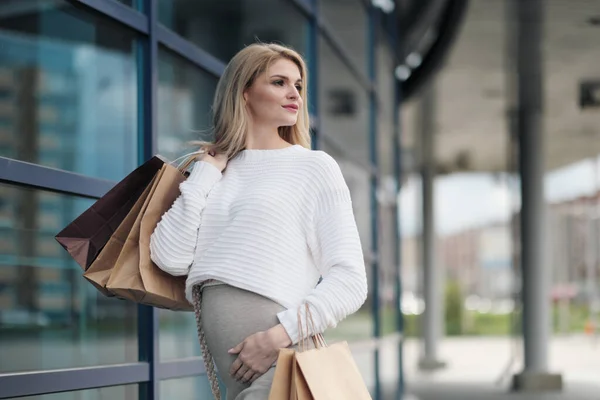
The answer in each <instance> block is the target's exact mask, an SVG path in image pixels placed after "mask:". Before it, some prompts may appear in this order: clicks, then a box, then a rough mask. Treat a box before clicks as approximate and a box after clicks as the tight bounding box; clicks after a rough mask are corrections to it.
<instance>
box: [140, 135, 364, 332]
mask: <svg viewBox="0 0 600 400" xmlns="http://www.w3.org/2000/svg"><path fill="white" fill-rule="evenodd" d="M180 190H181V195H180V196H179V198H178V199H177V200H176V201H175V203H174V204H173V206H172V208H171V209H170V210H169V211H168V212H167V213H165V215H164V216H163V217H162V219H161V221H160V222H159V224H158V225H157V227H156V230H155V231H154V233H153V234H152V237H151V240H150V251H151V257H152V260H153V261H154V262H155V263H156V265H158V267H159V268H161V269H162V270H163V271H165V272H167V273H169V274H171V275H188V278H187V283H186V297H187V298H188V300H189V301H190V302H191V301H192V296H191V293H192V287H193V286H194V285H195V284H197V283H200V282H202V281H205V280H207V279H216V280H219V281H222V282H224V283H226V284H228V285H231V286H235V287H238V288H241V289H245V290H248V291H251V292H254V293H257V294H260V295H262V296H265V297H267V298H269V299H271V300H273V301H275V302H277V303H279V304H281V305H282V306H283V307H285V308H286V311H283V312H281V313H279V314H278V318H279V321H280V322H281V324H282V325H283V326H284V328H285V329H286V331H287V333H288V334H289V336H290V338H291V339H292V342H293V343H297V342H298V341H299V340H300V339H302V338H303V337H304V336H305V334H303V333H300V332H298V309H300V310H302V311H301V317H302V324H303V325H302V326H303V327H306V320H305V313H304V312H303V310H304V307H299V306H300V305H302V304H304V303H308V304H309V305H310V310H311V314H312V317H313V320H314V323H315V331H316V332H312V333H321V332H323V331H324V330H325V329H326V328H328V327H333V326H335V325H336V324H337V323H338V322H339V321H341V320H342V319H344V318H345V317H346V316H348V315H349V314H351V313H354V312H355V311H357V310H358V309H359V308H360V306H361V305H362V304H363V303H364V301H365V299H366V296H367V280H366V273H365V266H364V261H363V253H362V249H361V244H360V239H359V236H358V231H357V228H356V222H355V219H354V215H353V213H352V203H351V199H350V193H349V190H348V187H347V185H346V183H345V181H344V178H343V176H342V173H341V171H340V168H339V166H338V164H337V163H336V162H335V160H334V159H333V158H331V157H330V156H329V155H327V154H326V153H324V152H322V151H311V150H308V149H305V148H303V147H302V146H299V145H294V146H290V147H287V148H284V149H276V150H244V151H242V152H241V153H240V154H238V155H237V156H236V157H235V158H234V159H232V160H230V161H229V163H228V164H227V168H226V170H225V171H224V173H223V174H221V172H219V170H218V169H217V168H216V167H214V166H213V165H211V164H209V163H207V162H203V161H200V162H196V164H195V165H194V167H193V169H192V172H191V174H190V176H189V177H188V179H187V180H186V181H185V182H183V183H182V184H181V185H180ZM320 276H322V277H323V280H322V281H321V282H320V283H319V284H318V285H317V282H318V281H319V277H320Z"/></svg>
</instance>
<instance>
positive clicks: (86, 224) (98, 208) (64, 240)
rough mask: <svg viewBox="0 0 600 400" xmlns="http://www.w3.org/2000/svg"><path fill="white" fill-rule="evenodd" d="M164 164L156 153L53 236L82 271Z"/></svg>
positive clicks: (90, 262) (96, 254) (94, 257)
mask: <svg viewBox="0 0 600 400" xmlns="http://www.w3.org/2000/svg"><path fill="white" fill-rule="evenodd" d="M163 164H164V161H163V160H162V159H161V158H160V157H159V156H155V157H152V158H151V159H150V160H148V161H146V162H145V163H143V164H142V165H140V166H139V167H138V168H136V169H135V170H134V171H132V172H131V173H130V174H129V175H127V176H126V177H125V178H123V180H121V181H120V182H119V183H117V184H116V185H115V186H114V187H113V188H112V189H110V190H109V191H108V192H107V193H106V194H105V195H104V196H102V197H101V198H100V199H99V200H97V201H96V202H95V203H94V204H92V206H91V207H90V208H88V209H87V210H85V211H84V212H83V213H82V214H81V215H80V216H79V217H77V218H76V219H75V220H74V221H73V222H71V223H70V224H69V225H67V226H66V227H65V228H64V229H63V230H62V231H60V232H59V233H58V234H57V235H56V236H55V238H56V240H57V241H58V242H59V243H60V244H61V246H63V247H64V248H65V250H67V251H68V252H69V254H70V255H71V257H73V259H75V261H76V262H77V263H78V264H79V265H80V266H81V268H82V269H83V270H84V271H85V270H86V269H88V267H89V266H90V265H91V264H92V262H93V261H94V260H95V259H96V257H97V256H98V254H99V253H100V251H101V250H102V248H103V247H104V246H105V245H106V243H107V242H108V240H109V238H110V237H111V235H112V234H113V232H114V231H115V230H116V229H117V227H118V226H119V225H120V224H121V222H122V221H123V219H125V216H126V215H127V214H129V211H130V210H131V208H132V207H133V205H134V204H135V202H136V201H137V199H138V198H139V196H140V195H141V194H142V193H143V191H144V189H145V188H146V187H147V186H148V185H149V182H150V181H151V180H152V178H153V177H154V175H156V173H157V172H158V170H159V169H160V168H161V166H162V165H163Z"/></svg>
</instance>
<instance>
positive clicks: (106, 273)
mask: <svg viewBox="0 0 600 400" xmlns="http://www.w3.org/2000/svg"><path fill="white" fill-rule="evenodd" d="M155 180H156V179H153V180H152V181H150V182H151V184H152V183H153V182H154V181H155ZM150 189H151V185H148V187H146V189H145V190H144V192H143V193H142V195H141V196H140V197H139V198H138V200H137V201H136V202H135V204H134V205H133V207H132V208H131V210H130V211H129V214H127V216H126V217H125V219H124V220H123V222H121V224H120V225H119V227H118V228H117V229H116V230H115V232H114V233H113V234H112V236H111V237H110V239H109V240H108V243H107V244H106V245H105V246H104V248H103V249H102V250H101V251H100V253H99V254H98V257H96V259H95V260H94V262H93V263H92V264H91V265H90V266H89V268H88V269H87V270H86V271H85V272H84V273H83V277H84V278H85V279H87V280H88V281H89V282H90V283H91V284H92V285H94V286H95V287H96V288H97V289H98V290H99V291H100V292H101V293H102V294H104V295H105V296H109V297H110V296H114V294H113V293H112V292H111V291H110V290H108V289H107V288H106V284H107V282H108V279H109V278H110V274H111V272H112V270H113V267H114V266H115V264H116V262H117V259H118V258H119V255H120V254H121V251H122V250H123V246H124V245H125V241H126V240H127V236H128V235H129V233H130V232H131V230H132V228H133V224H134V223H135V220H136V219H137V217H138V215H139V214H140V212H141V210H142V206H143V205H144V203H145V202H146V199H147V198H148V194H149V193H150Z"/></svg>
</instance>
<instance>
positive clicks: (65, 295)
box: [0, 185, 138, 398]
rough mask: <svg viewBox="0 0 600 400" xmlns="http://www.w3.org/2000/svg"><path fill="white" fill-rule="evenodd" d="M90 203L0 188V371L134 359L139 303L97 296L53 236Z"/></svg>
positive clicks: (55, 195)
mask: <svg viewBox="0 0 600 400" xmlns="http://www.w3.org/2000/svg"><path fill="white" fill-rule="evenodd" d="M91 203H92V201H91V200H86V199H81V198H75V197H71V196H65V195H58V194H53V193H48V192H42V191H36V190H30V189H23V188H17V187H14V186H9V185H0V354H2V356H1V357H0V373H4V372H20V371H31V370H40V369H55V368H73V367H85V366H94V365H106V364H116V363H124V362H137V360H138V349H137V306H136V305H135V304H134V303H132V302H126V301H120V300H116V299H115V298H107V297H104V296H103V295H101V294H100V293H99V292H98V291H97V290H96V289H95V288H94V287H93V286H92V285H91V284H90V283H89V282H87V281H86V280H85V279H84V278H83V277H82V271H81V269H80V267H79V266H78V265H77V264H76V263H75V262H74V261H73V260H72V259H71V257H70V256H69V255H68V253H67V252H66V251H64V250H63V249H62V247H61V246H60V245H59V244H58V243H57V242H56V240H55V239H54V235H56V233H57V232H59V231H60V230H61V229H62V228H63V227H64V226H66V225H67V224H68V223H69V222H71V221H72V220H73V219H75V218H76V217H77V216H78V215H79V214H80V213H81V212H83V211H84V210H85V209H86V208H88V207H89V206H90V205H91ZM111 398H112V397H111Z"/></svg>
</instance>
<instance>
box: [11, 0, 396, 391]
mask: <svg viewBox="0 0 600 400" xmlns="http://www.w3.org/2000/svg"><path fill="white" fill-rule="evenodd" d="M68 1H69V2H70V3H71V4H73V5H78V6H81V7H84V8H86V9H87V10H88V11H91V12H96V13H98V14H100V15H102V16H103V17H106V18H110V19H112V20H114V21H118V22H120V23H121V24H122V25H123V26H124V27H126V28H129V29H132V30H134V31H135V32H137V33H138V34H139V38H138V58H137V62H138V65H139V68H140V74H138V75H139V79H140V81H139V82H140V85H138V104H140V105H142V107H138V113H139V114H138V120H139V124H138V129H139V130H140V131H139V133H138V138H139V147H138V148H139V151H138V154H139V161H140V162H141V161H144V160H146V159H148V158H149V157H150V156H152V155H153V154H154V153H155V152H156V149H157V132H156V128H157V124H156V104H157V103H156V96H157V87H158V82H157V80H158V76H157V74H158V68H157V63H158V51H159V46H163V47H164V48H166V49H168V50H169V51H171V52H173V53H175V54H177V55H178V56H180V57H182V58H183V59H185V60H187V61H189V62H190V63H191V64H193V65H195V66H197V67H199V68H202V69H203V70H205V71H207V72H208V73H210V74H212V75H213V76H215V77H220V76H221V74H222V73H223V70H224V68H225V63H224V62H223V61H222V60H219V59H218V58H217V57H214V56H213V55H211V54H210V53H208V52H206V51H205V50H204V49H202V48H200V47H198V46H197V45H196V44H194V43H192V42H190V41H188V40H187V39H185V38H183V37H181V36H180V35H178V34H177V33H175V32H173V31H171V30H169V29H168V28H166V27H165V26H163V25H162V24H160V23H159V22H158V18H157V17H158V16H157V1H158V0H138V2H137V3H136V4H139V5H140V6H141V7H140V8H143V10H144V12H145V13H144V12H142V11H139V10H136V9H134V8H131V7H129V6H127V5H124V4H122V3H120V2H118V1H116V0H68ZM281 1H286V2H288V3H289V4H292V5H293V6H294V7H295V8H296V10H298V11H299V12H301V13H302V14H303V16H304V17H305V18H306V21H307V23H308V24H309V29H308V34H309V36H308V40H307V43H308V46H307V55H308V68H309V71H310V74H311V80H310V87H309V93H310V96H311V99H310V101H311V103H312V104H314V110H312V112H311V116H313V119H314V120H315V121H317V123H316V125H315V126H314V129H315V132H314V133H315V134H314V138H313V146H314V147H315V148H318V147H319V144H318V141H319V138H320V137H321V136H322V134H323V133H322V132H320V129H319V124H318V121H319V115H318V90H317V88H318V82H319V80H318V78H319V77H318V62H319V51H318V50H319V39H320V38H323V39H324V40H325V41H326V42H327V43H328V45H329V46H330V47H331V48H332V50H333V51H334V53H335V54H336V56H337V57H338V58H339V59H340V60H341V62H342V63H343V64H344V65H345V66H346V67H347V68H348V69H349V70H350V72H351V74H352V75H353V77H354V78H355V79H356V80H357V81H358V82H359V84H360V85H361V87H362V88H363V89H364V90H365V91H366V92H367V93H368V95H369V113H370V117H369V129H368V130H369V132H368V134H369V141H370V145H369V154H370V165H369V166H365V167H366V168H368V170H369V171H370V175H371V178H370V179H371V190H370V191H371V218H372V222H371V224H372V235H373V238H372V239H375V240H372V243H373V245H372V246H373V247H372V248H371V252H372V255H373V257H371V259H370V260H369V261H368V262H369V263H371V264H372V265H373V266H374V268H373V271H374V272H373V274H374V278H375V280H374V282H375V288H374V293H373V295H374V296H375V297H376V298H378V289H379V284H378V282H377V279H378V277H377V276H375V275H377V274H376V272H375V271H377V270H378V257H377V252H378V247H377V240H376V239H377V229H378V221H377V215H378V213H377V208H376V207H377V206H378V205H377V201H376V189H377V187H376V185H377V183H378V171H377V146H376V145H377V142H376V140H377V138H376V134H377V125H376V124H377V120H376V118H377V111H378V101H377V95H378V93H377V89H376V79H377V76H376V71H375V60H374V55H375V53H374V51H375V48H374V45H375V36H374V35H376V34H377V32H376V28H377V26H376V24H377V23H378V19H377V18H378V17H377V12H378V11H377V10H376V9H375V8H374V7H373V6H372V5H370V4H368V2H366V0H365V1H361V3H363V5H364V6H365V7H364V8H363V9H361V12H366V14H365V16H366V18H368V23H367V32H366V34H367V35H368V41H367V46H368V48H367V51H368V53H367V54H369V57H370V58H371V60H369V63H368V71H367V73H364V72H362V69H361V68H359V65H358V64H357V63H356V62H355V61H353V60H352V58H351V57H350V51H349V48H348V47H347V46H346V45H348V44H347V43H343V42H342V41H341V40H340V39H339V37H338V35H337V34H336V32H335V29H334V28H333V27H332V26H330V24H329V23H328V22H327V21H326V20H324V19H323V18H322V16H321V15H320V13H319V0H281ZM395 122H396V123H398V124H399V123H400V122H399V117H398V118H395ZM395 125H396V124H395ZM394 129H395V130H396V129H397V126H394ZM397 146H399V143H398V142H397V141H396V146H395V147H397ZM396 153H397V156H396V157H395V158H398V157H399V156H400V152H399V150H398V149H396V151H395V154H396ZM396 163H398V159H396ZM397 165H399V164H397ZM399 174H400V171H397V179H398V180H399ZM0 182H2V183H8V184H11V185H16V186H21V187H28V188H34V189H41V190H45V191H50V192H56V193H61V194H67V195H74V196H80V197H85V198H92V199H94V198H99V197H101V196H102V195H104V194H105V193H106V192H107V191H108V190H110V188H112V187H113V186H114V184H115V183H116V182H113V181H109V180H104V179H99V178H94V177H89V176H84V175H81V174H77V173H74V172H69V171H63V170H58V169H54V168H49V167H45V166H41V165H36V164H31V163H27V162H23V161H17V160H12V159H9V158H4V157H0ZM398 235H399V232H398ZM398 279H399V277H398ZM397 284H398V285H399V280H398V283H397ZM372 311H373V318H374V322H375V324H374V326H375V328H374V332H373V334H374V337H375V338H377V337H379V335H380V321H379V304H378V302H375V304H374V305H373V310H372ZM158 312H159V311H158V309H155V308H152V307H147V306H139V308H138V347H139V360H140V361H139V362H137V363H130V364H120V365H109V366H96V367H85V368H70V369H60V370H49V371H34V372H24V373H8V374H0V399H4V398H14V397H23V396H31V395H38V394H49V393H59V392H66V391H75V390H86V389H94V388H100V387H108V386H117V385H127V384H139V394H140V398H144V399H150V400H155V399H158V398H159V390H158V385H159V383H160V381H161V380H166V379H177V378H184V377H191V376H201V375H203V374H205V373H206V371H205V369H204V365H203V362H202V359H201V358H200V357H192V358H189V359H182V360H175V361H169V362H161V361H160V359H159V347H158V346H159V334H160V332H159V327H158ZM399 324H400V323H399ZM398 327H399V329H400V328H401V326H400V325H399V326H398ZM374 356H375V358H376V360H377V358H378V353H377V352H375V353H374ZM400 356H401V355H400ZM375 368H376V369H377V370H376V373H375V375H376V376H375V378H376V380H375V381H376V393H375V400H377V399H378V398H379V396H380V389H379V387H380V386H379V385H380V382H379V372H378V363H376V367H375Z"/></svg>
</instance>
